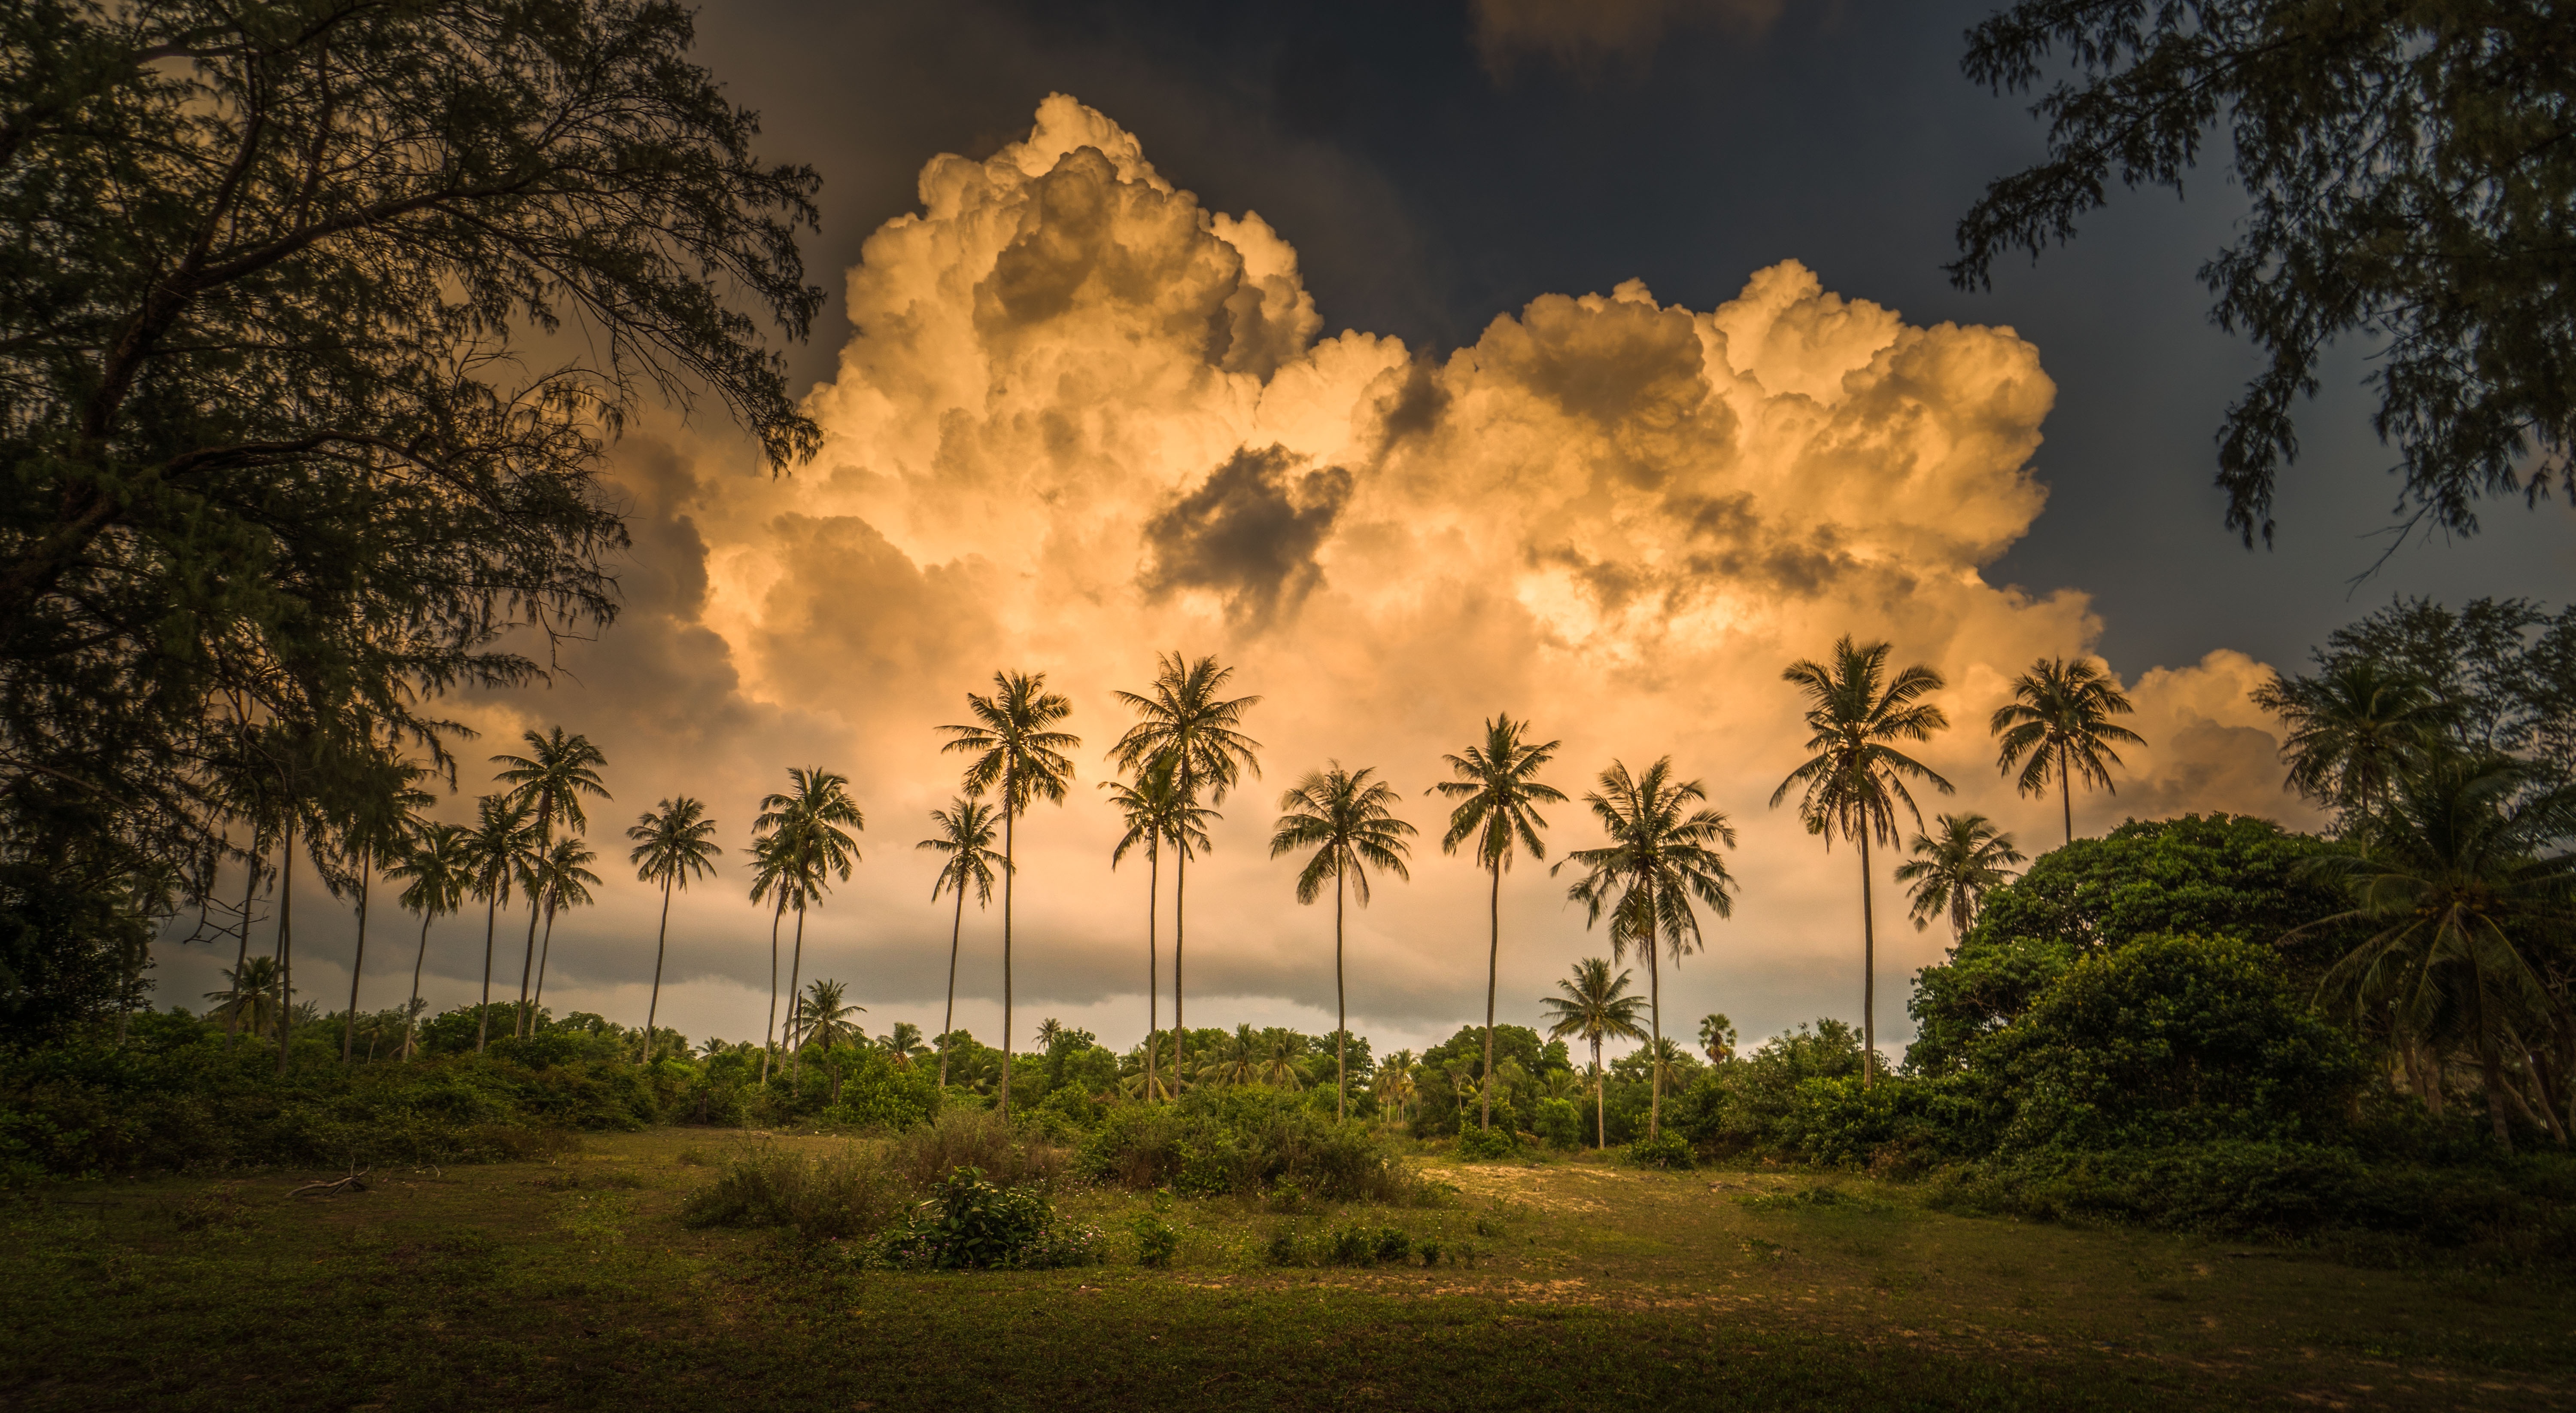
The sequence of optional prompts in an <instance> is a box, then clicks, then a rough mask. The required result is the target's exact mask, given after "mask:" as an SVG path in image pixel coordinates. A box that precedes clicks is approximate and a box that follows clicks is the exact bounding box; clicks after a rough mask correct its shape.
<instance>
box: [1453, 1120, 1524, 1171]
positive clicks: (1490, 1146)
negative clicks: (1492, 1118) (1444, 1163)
mask: <svg viewBox="0 0 2576 1413" xmlns="http://www.w3.org/2000/svg"><path fill="white" fill-rule="evenodd" d="M1520 1146H1521V1145H1520V1136H1519V1135H1518V1134H1516V1133H1514V1132H1512V1131H1511V1129H1509V1128H1508V1127H1506V1128H1462V1129H1460V1130H1459V1133H1458V1156H1459V1157H1460V1158H1461V1159H1463V1160H1465V1161H1467V1162H1470V1163H1490V1162H1492V1161H1493V1160H1495V1159H1496V1158H1508V1157H1510V1156H1512V1154H1513V1153H1514V1152H1516V1151H1517V1150H1518V1149H1519V1148H1520Z"/></svg>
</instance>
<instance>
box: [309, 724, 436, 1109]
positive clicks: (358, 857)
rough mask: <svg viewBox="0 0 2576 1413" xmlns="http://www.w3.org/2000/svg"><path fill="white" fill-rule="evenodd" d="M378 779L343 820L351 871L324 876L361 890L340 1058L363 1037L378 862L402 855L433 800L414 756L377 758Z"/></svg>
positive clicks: (345, 859) (344, 855)
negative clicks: (363, 988) (361, 1001)
mask: <svg viewBox="0 0 2576 1413" xmlns="http://www.w3.org/2000/svg"><path fill="white" fill-rule="evenodd" d="M377 764H378V766H379V771H378V774H377V783H378V784H379V785H380V786H381V787H383V788H379V789H373V790H364V791H361V792H359V794H358V796H357V799H358V803H357V805H356V806H355V807H354V808H352V809H350V810H349V811H348V812H347V813H345V814H344V815H343V816H342V817H341V819H340V821H339V824H340V847H339V856H340V863H341V866H342V868H343V869H345V870H346V871H347V872H346V875H345V877H334V876H333V875H332V874H330V873H327V872H326V873H325V874H324V875H323V879H324V882H325V883H326V884H328V885H329V887H330V889H331V891H332V893H333V894H334V895H337V894H338V893H339V892H340V889H341V886H342V884H343V883H344V882H346V883H348V884H351V885H354V886H355V887H356V889H357V894H358V941H357V946H356V949H355V950H354V952H353V953H352V954H351V956H350V958H349V1008H348V1010H346V1011H344V1012H342V1013H341V1020H340V1063H342V1064H344V1065H345V1064H347V1063H349V1062H350V1060H351V1058H352V1057H353V1056H354V1054H355V1052H356V1049H357V1041H358V981H359V978H361V977H363V976H364V975H366V970H367V891H368V883H369V880H370V877H371V875H373V874H374V873H375V872H376V866H377V865H378V864H379V863H381V862H383V861H384V859H385V858H386V857H387V856H388V855H399V854H401V852H402V851H403V848H404V846H405V845H406V844H407V843H409V842H410V839H411V836H412V835H413V833H415V832H416V831H417V830H418V829H419V828H420V811H421V810H423V809H425V808H427V807H428V806H429V805H430V803H431V802H432V801H431V797H430V794H429V792H428V791H426V790H423V789H420V788H419V787H418V786H417V785H416V784H415V783H414V782H416V781H418V780H419V779H420V778H421V777H422V776H424V775H427V774H428V773H429V772H428V771H427V770H426V769H424V768H423V767H421V766H418V765H415V764H413V763H411V762H409V761H387V762H379V763H377Z"/></svg>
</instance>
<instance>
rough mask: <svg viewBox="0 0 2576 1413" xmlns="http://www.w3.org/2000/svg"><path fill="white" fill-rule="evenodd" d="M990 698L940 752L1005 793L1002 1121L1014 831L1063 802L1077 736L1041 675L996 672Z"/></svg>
mask: <svg viewBox="0 0 2576 1413" xmlns="http://www.w3.org/2000/svg"><path fill="white" fill-rule="evenodd" d="M993 688H994V690H993V694H992V695H991V696H989V697H979V696H977V695H975V694H974V693H972V692H969V693H967V694H966V710H967V712H968V714H969V715H971V716H973V717H974V718H975V719H974V721H972V722H970V723H968V724H966V725H963V726H942V727H940V728H939V729H940V730H942V731H945V732H947V733H948V743H947V744H946V745H945V746H943V747H941V749H942V750H946V751H954V752H956V753H958V754H960V755H970V756H973V757H974V758H975V759H974V760H973V762H971V763H970V764H968V765H967V767H966V788H967V790H968V791H969V792H980V791H984V790H989V789H992V788H993V787H995V786H996V785H998V786H1000V787H1001V792H1002V1093H1001V1110H1002V1117H1004V1118H1006V1119H1007V1118H1009V1117H1010V1116H1011V1002H1012V993H1011V889H1012V884H1013V882H1014V880H1015V879H1016V878H1017V876H1018V875H1017V870H1016V868H1015V867H1014V864H1015V861H1016V860H1017V859H1018V857H1019V855H1018V854H1017V852H1015V850H1016V840H1015V838H1014V831H1015V830H1016V828H1017V826H1018V822H1019V818H1020V816H1021V815H1023V814H1025V813H1027V812H1028V808H1029V806H1030V804H1031V803H1033V802H1035V801H1038V800H1049V801H1052V802H1054V803H1056V804H1063V803H1064V792H1065V787H1066V785H1068V784H1069V783H1070V782H1071V781H1072V780H1073V759H1072V758H1071V757H1070V756H1067V755H1066V754H1065V752H1067V751H1070V750H1073V749H1074V748H1076V747H1078V746H1080V745H1081V744H1082V738H1081V737H1079V736H1073V735H1068V734H1066V733H1065V732H1062V731H1058V730H1056V729H1054V728H1055V725H1056V723H1058V722H1060V721H1062V720H1064V719H1065V718H1066V717H1068V716H1071V715H1073V701H1072V699H1071V698H1069V697H1066V696H1064V695H1063V694H1061V693H1058V692H1050V691H1048V690H1047V689H1046V674H1045V673H1043V672H1037V673H1029V672H996V673H994V674H993Z"/></svg>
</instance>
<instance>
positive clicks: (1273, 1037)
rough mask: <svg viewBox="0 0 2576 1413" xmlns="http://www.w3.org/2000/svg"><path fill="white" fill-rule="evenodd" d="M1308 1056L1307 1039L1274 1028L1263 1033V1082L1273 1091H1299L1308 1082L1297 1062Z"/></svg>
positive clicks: (1293, 1032)
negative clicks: (1299, 1069) (1300, 1071)
mask: <svg viewBox="0 0 2576 1413" xmlns="http://www.w3.org/2000/svg"><path fill="white" fill-rule="evenodd" d="M1305 1054H1306V1042H1305V1038H1304V1037H1302V1036H1300V1035H1298V1034H1297V1033H1296V1032H1295V1031H1293V1030H1282V1029H1279V1028H1278V1027H1276V1026H1274V1027H1272V1028H1270V1029H1268V1030H1265V1031H1263V1032H1262V1033H1261V1082H1262V1083H1263V1084H1266V1085H1269V1086H1270V1087H1271V1088H1273V1089H1297V1088H1300V1087H1302V1086H1303V1085H1304V1084H1305V1082H1306V1077H1305V1075H1303V1074H1301V1073H1299V1071H1298V1069H1297V1061H1299V1060H1300V1059H1303V1058H1304V1057H1305Z"/></svg>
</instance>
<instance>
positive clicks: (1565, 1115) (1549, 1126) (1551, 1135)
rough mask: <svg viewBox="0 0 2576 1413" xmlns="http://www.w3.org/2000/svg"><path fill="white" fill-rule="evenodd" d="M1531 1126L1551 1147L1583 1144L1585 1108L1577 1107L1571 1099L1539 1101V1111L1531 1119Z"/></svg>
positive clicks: (1571, 1146) (1569, 1146)
mask: <svg viewBox="0 0 2576 1413" xmlns="http://www.w3.org/2000/svg"><path fill="white" fill-rule="evenodd" d="M1531 1126H1532V1127H1533V1128H1535V1129H1536V1130H1537V1132H1538V1136H1539V1137H1540V1138H1542V1139H1545V1140H1546V1141H1547V1146H1548V1147H1550V1148H1580V1147H1582V1146H1583V1110H1582V1109H1580V1108H1578V1107H1576V1105H1575V1103H1574V1101H1573V1100H1571V1099H1541V1100H1540V1101H1538V1113H1537V1116H1536V1117H1535V1118H1533V1119H1532V1120H1531Z"/></svg>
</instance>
